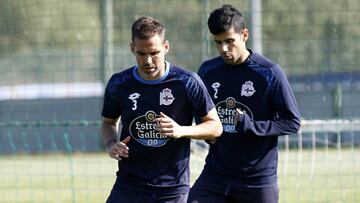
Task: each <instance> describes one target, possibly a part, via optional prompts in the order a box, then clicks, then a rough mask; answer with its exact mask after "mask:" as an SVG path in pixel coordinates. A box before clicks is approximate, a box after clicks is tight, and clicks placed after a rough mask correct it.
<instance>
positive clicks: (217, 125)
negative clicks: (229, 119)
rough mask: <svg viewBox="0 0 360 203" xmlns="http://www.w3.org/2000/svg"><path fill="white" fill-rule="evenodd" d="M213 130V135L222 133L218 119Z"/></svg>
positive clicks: (218, 135) (217, 135)
mask: <svg viewBox="0 0 360 203" xmlns="http://www.w3.org/2000/svg"><path fill="white" fill-rule="evenodd" d="M213 132H214V133H213V136H214V137H220V135H221V134H222V133H223V127H222V124H221V122H220V121H218V122H216V127H215V129H214V131H213Z"/></svg>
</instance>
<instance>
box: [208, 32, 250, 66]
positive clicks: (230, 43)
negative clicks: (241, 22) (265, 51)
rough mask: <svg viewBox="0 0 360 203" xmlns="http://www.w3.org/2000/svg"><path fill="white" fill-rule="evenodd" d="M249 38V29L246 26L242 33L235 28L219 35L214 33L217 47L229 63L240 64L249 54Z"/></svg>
mask: <svg viewBox="0 0 360 203" xmlns="http://www.w3.org/2000/svg"><path fill="white" fill-rule="evenodd" d="M247 39H248V30H247V29H246V28H244V29H243V30H242V31H241V32H240V33H238V32H235V30H234V28H231V29H229V30H228V31H226V32H223V33H221V34H218V35H214V41H215V43H216V49H217V50H218V52H219V53H220V55H221V57H222V58H223V59H224V61H225V63H228V64H239V63H242V62H243V60H244V56H245V55H246V54H247V50H246V45H245V42H246V41H247Z"/></svg>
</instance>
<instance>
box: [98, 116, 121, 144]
mask: <svg viewBox="0 0 360 203" xmlns="http://www.w3.org/2000/svg"><path fill="white" fill-rule="evenodd" d="M101 135H102V138H103V141H104V144H105V146H106V147H107V148H109V147H110V146H111V145H113V144H115V143H116V142H117V140H118V128H117V124H116V122H114V121H112V122H109V120H107V119H104V120H103V122H102V125H101Z"/></svg>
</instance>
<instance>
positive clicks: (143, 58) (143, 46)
mask: <svg viewBox="0 0 360 203" xmlns="http://www.w3.org/2000/svg"><path fill="white" fill-rule="evenodd" d="M130 47H131V51H132V52H133V53H134V55H135V57H136V62H137V63H138V69H137V71H138V74H139V75H140V77H142V78H143V79H145V80H157V79H159V78H160V77H161V76H163V75H164V74H165V55H166V54H167V52H168V51H169V42H168V41H164V40H163V39H162V38H161V37H160V36H159V35H155V36H154V37H152V38H150V39H146V40H144V39H138V38H135V39H134V41H133V43H131V44H130Z"/></svg>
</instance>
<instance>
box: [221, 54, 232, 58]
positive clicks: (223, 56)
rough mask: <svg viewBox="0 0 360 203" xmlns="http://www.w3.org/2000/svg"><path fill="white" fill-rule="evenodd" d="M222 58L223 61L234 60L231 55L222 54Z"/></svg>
mask: <svg viewBox="0 0 360 203" xmlns="http://www.w3.org/2000/svg"><path fill="white" fill-rule="evenodd" d="M221 57H222V58H223V59H231V58H232V56H231V55H230V54H225V53H224V54H221Z"/></svg>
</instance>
